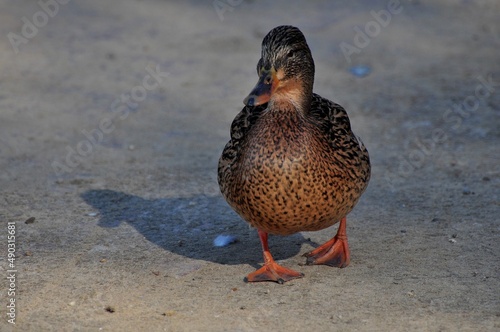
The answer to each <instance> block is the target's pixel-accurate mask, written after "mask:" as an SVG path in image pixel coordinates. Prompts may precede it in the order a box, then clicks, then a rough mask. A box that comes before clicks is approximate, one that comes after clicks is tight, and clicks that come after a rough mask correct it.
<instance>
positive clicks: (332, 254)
mask: <svg viewBox="0 0 500 332" xmlns="http://www.w3.org/2000/svg"><path fill="white" fill-rule="evenodd" d="M304 256H305V257H307V261H306V265H328V266H335V267H346V266H347V265H349V261H350V253H349V245H348V244H347V239H339V238H338V237H337V236H335V237H334V238H333V239H331V240H330V241H328V242H326V243H325V244H323V245H321V246H319V247H318V248H316V249H314V250H313V251H311V252H308V253H306V254H304Z"/></svg>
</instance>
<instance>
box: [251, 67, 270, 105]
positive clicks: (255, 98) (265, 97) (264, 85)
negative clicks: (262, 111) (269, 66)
mask: <svg viewBox="0 0 500 332" xmlns="http://www.w3.org/2000/svg"><path fill="white" fill-rule="evenodd" d="M275 86H276V75H275V73H274V71H273V70H269V71H264V70H262V71H261V75H260V77H259V81H258V82H257V85H256V86H255V87H254V88H253V90H252V92H250V94H249V95H248V96H247V97H246V98H245V100H243V103H244V104H245V105H247V106H252V107H253V106H259V105H262V104H265V103H267V102H269V99H271V93H272V92H273V90H274V87H275Z"/></svg>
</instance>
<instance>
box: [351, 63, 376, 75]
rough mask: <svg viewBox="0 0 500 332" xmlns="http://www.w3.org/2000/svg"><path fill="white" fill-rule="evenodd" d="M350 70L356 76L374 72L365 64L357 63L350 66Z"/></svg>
mask: <svg viewBox="0 0 500 332" xmlns="http://www.w3.org/2000/svg"><path fill="white" fill-rule="evenodd" d="M349 71H350V72H351V74H353V75H354V76H356V77H365V76H368V75H369V74H370V73H371V72H372V69H371V68H370V67H368V66H365V65H357V66H352V67H351V68H349Z"/></svg>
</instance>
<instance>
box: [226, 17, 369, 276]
mask: <svg viewBox="0 0 500 332" xmlns="http://www.w3.org/2000/svg"><path fill="white" fill-rule="evenodd" d="M262 48H263V51H262V58H261V59H260V60H259V64H258V65H257V71H258V73H259V76H261V78H262V82H261V81H259V84H260V85H259V84H258V86H257V87H256V89H255V90H254V91H253V93H254V94H253V95H252V94H251V96H249V98H247V100H246V103H247V106H245V107H244V108H243V110H242V111H241V112H240V113H239V114H238V115H237V116H236V118H235V119H234V121H233V123H232V125H231V140H230V141H229V142H228V143H227V145H226V147H225V148H224V151H223V153H222V156H221V158H220V160H219V167H218V179H219V185H220V188H221V192H222V194H223V195H224V197H225V198H226V200H227V202H228V203H229V205H230V206H231V207H232V208H233V209H234V210H235V211H236V212H237V213H238V214H239V215H240V216H241V217H242V218H243V219H244V220H245V221H247V222H248V223H250V224H251V225H252V226H254V227H255V228H257V229H258V230H260V231H261V232H265V233H271V234H279V235H287V234H292V233H296V232H300V231H315V230H320V229H323V228H326V227H329V226H331V225H333V224H335V223H337V222H338V221H339V220H341V219H342V218H344V217H345V216H346V215H347V214H348V213H349V212H350V211H351V210H352V209H353V208H354V206H355V205H356V203H357V202H358V200H359V198H360V197H361V194H362V193H363V192H364V190H365V189H366V187H367V185H368V181H369V178H370V161H369V157H368V152H367V150H366V148H365V147H364V145H363V143H362V142H361V140H360V139H359V138H357V137H356V136H355V135H354V133H353V132H352V130H351V126H350V122H349V118H348V116H347V113H346V111H345V110H344V108H342V107H341V106H340V105H338V104H336V103H333V102H331V101H329V100H327V99H325V98H322V97H321V96H319V95H317V94H313V93H312V83H313V81H314V62H313V60H312V56H311V53H310V50H309V47H308V46H307V43H306V41H305V38H304V37H303V35H302V33H301V32H300V30H298V29H297V28H294V27H290V26H283V27H278V28H275V29H273V30H272V31H271V32H270V33H269V34H268V35H267V36H266V37H265V38H264V41H263V46H262ZM270 71H272V75H271V73H270ZM266 75H267V80H266V79H265V78H266ZM266 84H268V85H266ZM266 89H267V90H269V92H267V90H266ZM264 90H265V91H264ZM263 91H264V92H263ZM263 96H264V97H263ZM263 98H264V99H263ZM258 100H263V101H265V103H262V104H260V105H259V104H258V102H256V101H258ZM266 242H267V237H266ZM263 246H264V243H263ZM266 246H267V243H266ZM265 280H269V279H265ZM255 281H258V280H255ZM275 281H276V280H275Z"/></svg>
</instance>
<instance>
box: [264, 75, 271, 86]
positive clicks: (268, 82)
mask: <svg viewBox="0 0 500 332" xmlns="http://www.w3.org/2000/svg"><path fill="white" fill-rule="evenodd" d="M264 84H271V76H268V77H266V78H265V79H264Z"/></svg>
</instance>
